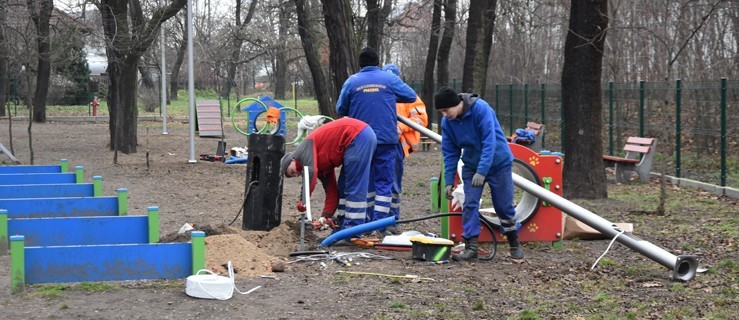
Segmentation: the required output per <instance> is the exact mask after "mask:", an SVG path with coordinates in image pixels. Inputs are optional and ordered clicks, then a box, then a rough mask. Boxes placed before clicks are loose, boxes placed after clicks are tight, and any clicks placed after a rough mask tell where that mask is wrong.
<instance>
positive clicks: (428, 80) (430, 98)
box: [421, 0, 443, 128]
mask: <svg viewBox="0 0 739 320" xmlns="http://www.w3.org/2000/svg"><path fill="white" fill-rule="evenodd" d="M442 3H443V0H434V6H433V12H432V13H431V36H430V38H429V49H428V53H426V67H425V68H424V72H423V92H422V95H421V99H422V100H423V102H424V103H425V104H426V106H427V107H428V109H427V110H434V68H435V67H436V53H437V52H438V51H439V33H440V31H441V6H442ZM434 113H435V112H428V116H429V119H428V127H429V128H431V124H432V123H433V122H434Z"/></svg>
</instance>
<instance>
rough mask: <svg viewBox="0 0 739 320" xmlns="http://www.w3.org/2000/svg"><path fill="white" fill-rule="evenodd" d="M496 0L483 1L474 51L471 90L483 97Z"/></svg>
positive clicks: (493, 27)
mask: <svg viewBox="0 0 739 320" xmlns="http://www.w3.org/2000/svg"><path fill="white" fill-rule="evenodd" d="M497 3H498V1H497V0H488V1H485V10H483V12H482V32H481V35H480V38H479V39H478V41H479V43H478V45H477V50H476V53H475V71H474V72H475V73H474V74H473V77H474V79H475V80H474V84H475V85H474V86H473V88H472V92H476V93H479V94H480V96H481V97H485V87H486V85H487V78H488V62H489V61H490V49H491V47H492V46H493V29H495V5H496V4H497ZM496 107H497V106H496Z"/></svg>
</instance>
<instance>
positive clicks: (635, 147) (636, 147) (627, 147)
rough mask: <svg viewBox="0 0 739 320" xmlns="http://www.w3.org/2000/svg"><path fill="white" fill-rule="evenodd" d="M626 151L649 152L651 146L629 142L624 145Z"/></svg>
mask: <svg viewBox="0 0 739 320" xmlns="http://www.w3.org/2000/svg"><path fill="white" fill-rule="evenodd" d="M624 151H631V152H638V153H649V147H646V146H640V145H635V144H627V145H625V146H624Z"/></svg>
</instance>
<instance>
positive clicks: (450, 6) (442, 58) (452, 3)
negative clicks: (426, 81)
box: [436, 0, 457, 130]
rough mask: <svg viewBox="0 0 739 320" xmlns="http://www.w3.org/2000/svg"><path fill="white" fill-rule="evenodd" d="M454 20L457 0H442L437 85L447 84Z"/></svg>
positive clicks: (455, 19)
mask: <svg viewBox="0 0 739 320" xmlns="http://www.w3.org/2000/svg"><path fill="white" fill-rule="evenodd" d="M456 22H457V0H444V28H443V29H444V30H443V32H442V35H441V42H439V55H438V56H437V57H436V77H437V79H436V80H437V82H438V83H439V86H445V85H448V84H449V52H450V51H451V49H452V40H453V39H454V25H455V24H456ZM439 128H441V127H439ZM439 130H441V129H439Z"/></svg>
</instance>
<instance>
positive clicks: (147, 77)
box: [138, 63, 154, 89]
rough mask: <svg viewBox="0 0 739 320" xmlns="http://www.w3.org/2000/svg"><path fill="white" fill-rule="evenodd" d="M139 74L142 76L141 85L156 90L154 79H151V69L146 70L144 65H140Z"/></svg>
mask: <svg viewBox="0 0 739 320" xmlns="http://www.w3.org/2000/svg"><path fill="white" fill-rule="evenodd" d="M138 69H139V74H141V84H143V85H144V87H146V88H149V89H154V78H152V77H151V72H150V71H149V68H146V66H144V65H143V64H141V63H139V67H138Z"/></svg>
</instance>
